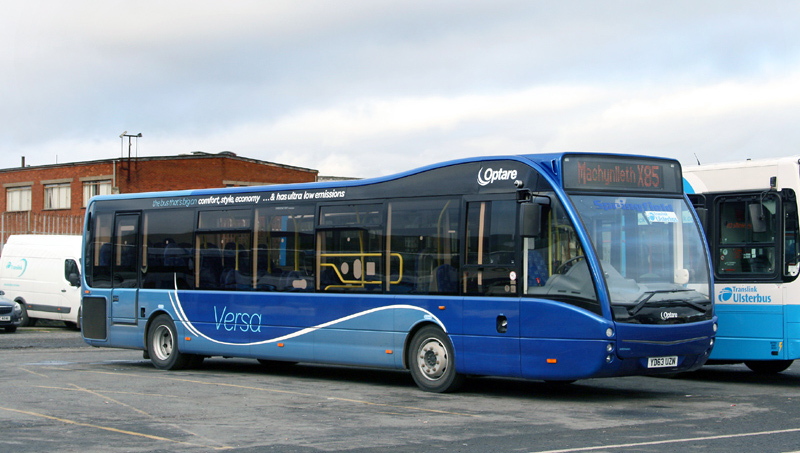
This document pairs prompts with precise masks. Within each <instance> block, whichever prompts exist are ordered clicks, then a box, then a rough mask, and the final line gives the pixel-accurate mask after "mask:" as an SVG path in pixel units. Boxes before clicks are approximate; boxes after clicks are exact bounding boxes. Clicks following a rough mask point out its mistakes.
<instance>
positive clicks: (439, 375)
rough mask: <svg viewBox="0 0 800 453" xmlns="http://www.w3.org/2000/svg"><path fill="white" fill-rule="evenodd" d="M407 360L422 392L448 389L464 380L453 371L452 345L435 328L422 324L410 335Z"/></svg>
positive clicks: (456, 387) (453, 387) (448, 390)
mask: <svg viewBox="0 0 800 453" xmlns="http://www.w3.org/2000/svg"><path fill="white" fill-rule="evenodd" d="M408 359H409V360H408V365H409V368H411V376H412V377H413V378H414V382H415V383H416V384H417V386H419V388H421V389H422V390H425V391H426V392H435V393H445V392H452V391H454V390H457V389H458V387H460V386H461V384H462V383H463V382H464V376H462V375H460V374H458V373H456V367H455V364H456V363H455V353H454V351H453V345H452V344H451V343H450V339H449V338H448V337H447V334H445V333H444V332H443V331H442V329H440V328H438V327H435V326H426V327H423V328H422V329H420V330H419V332H417V333H416V335H414V338H413V339H412V340H411V345H410V347H409V358H408Z"/></svg>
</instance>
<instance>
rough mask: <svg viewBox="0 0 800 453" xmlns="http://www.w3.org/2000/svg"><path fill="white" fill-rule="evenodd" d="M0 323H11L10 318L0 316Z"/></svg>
mask: <svg viewBox="0 0 800 453" xmlns="http://www.w3.org/2000/svg"><path fill="white" fill-rule="evenodd" d="M0 321H11V316H0Z"/></svg>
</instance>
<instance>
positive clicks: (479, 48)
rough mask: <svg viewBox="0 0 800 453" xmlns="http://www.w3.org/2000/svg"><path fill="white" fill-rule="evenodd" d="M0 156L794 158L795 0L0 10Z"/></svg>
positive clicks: (95, 4)
mask: <svg viewBox="0 0 800 453" xmlns="http://www.w3.org/2000/svg"><path fill="white" fill-rule="evenodd" d="M0 6H2V15H0V168H10V167H18V166H19V165H20V162H21V158H22V156H25V160H26V163H27V164H29V165H44V164H52V163H56V162H58V163H63V162H74V161H83V160H92V159H105V158H114V157H119V156H120V155H121V154H123V153H124V154H127V140H125V141H124V146H123V143H122V140H121V139H120V138H119V135H120V134H121V133H122V132H123V131H127V132H128V133H129V134H137V133H140V132H141V133H142V138H141V139H138V145H137V144H136V142H134V145H135V146H134V149H133V152H134V153H138V155H139V156H164V155H175V154H180V153H187V152H191V151H206V152H210V153H216V152H220V151H226V150H228V151H233V152H235V153H237V154H238V155H240V156H244V157H250V158H255V159H261V160H266V161H271V162H278V163H283V164H288V165H296V166H301V167H307V168H314V169H318V170H319V171H320V174H322V175H338V176H358V177H367V176H379V175H386V174H390V173H395V172H398V171H404V170H408V169H411V168H414V167H417V166H421V165H427V164H430V163H434V162H438V161H443V160H449V159H454V158H460V157H467V156H475V155H499V154H525V153H537V152H555V151H611V152H624V153H638V154H647V155H667V156H673V157H676V158H678V159H679V160H680V161H681V162H682V163H683V164H684V166H686V165H696V159H695V155H696V156H697V158H699V159H700V161H701V162H702V163H711V162H719V161H726V160H733V159H745V158H751V157H752V158H757V157H767V156H787V155H792V154H800V26H798V24H800V2H797V1H794V0H785V1H771V0H762V1H737V0H720V1H714V0H707V1H696V0H686V1H684V0H671V1H645V0H628V1H616V0H609V1H596V0H565V1H539V0H488V1H469V0H458V1H449V0H440V1H431V0H427V1H416V0H400V1H389V0H387V1H382V0H336V1H331V0H326V1H312V0H287V1H282V0H268V1H264V0H253V1H244V0H237V1H219V0H216V1H206V0H192V1H175V0H160V1H142V0H137V1H133V0H126V1H113V0H93V1H88V0H87V1H82V0H70V1H62V0H53V1H41V0H25V1H19V0H0Z"/></svg>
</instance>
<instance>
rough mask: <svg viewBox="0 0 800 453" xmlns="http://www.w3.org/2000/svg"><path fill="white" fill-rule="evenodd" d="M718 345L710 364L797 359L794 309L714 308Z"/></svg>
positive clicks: (798, 311) (798, 309) (799, 330)
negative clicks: (727, 361)
mask: <svg viewBox="0 0 800 453" xmlns="http://www.w3.org/2000/svg"><path fill="white" fill-rule="evenodd" d="M714 311H715V312H716V314H717V316H718V317H719V332H717V344H716V345H715V346H714V351H713V352H712V353H711V359H712V360H737V361H742V360H794V359H797V358H800V345H799V344H798V341H799V340H800V325H798V323H793V322H788V321H787V322H786V325H785V326H784V319H786V320H789V319H798V318H797V316H798V315H800V306H796V305H786V306H783V305H731V304H717V305H716V307H715V310H714Z"/></svg>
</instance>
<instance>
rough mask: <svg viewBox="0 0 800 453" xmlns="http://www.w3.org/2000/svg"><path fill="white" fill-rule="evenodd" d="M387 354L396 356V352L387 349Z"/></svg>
mask: <svg viewBox="0 0 800 453" xmlns="http://www.w3.org/2000/svg"><path fill="white" fill-rule="evenodd" d="M386 353H387V354H394V351H392V350H391V349H387V350H386Z"/></svg>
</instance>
